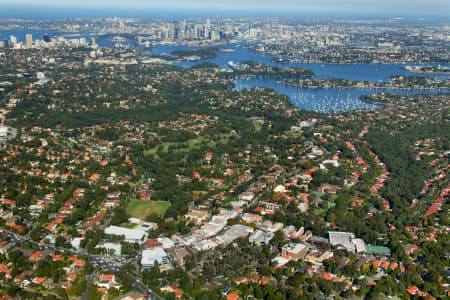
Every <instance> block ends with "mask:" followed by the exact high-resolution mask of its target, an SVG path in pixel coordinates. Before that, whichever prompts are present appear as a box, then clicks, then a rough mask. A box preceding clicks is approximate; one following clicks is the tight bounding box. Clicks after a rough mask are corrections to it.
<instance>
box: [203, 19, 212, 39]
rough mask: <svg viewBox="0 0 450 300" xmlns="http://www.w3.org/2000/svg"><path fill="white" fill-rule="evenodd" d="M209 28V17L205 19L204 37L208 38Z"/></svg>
mask: <svg viewBox="0 0 450 300" xmlns="http://www.w3.org/2000/svg"><path fill="white" fill-rule="evenodd" d="M210 29H211V20H210V19H206V24H205V36H204V37H205V39H208V38H209V30H210Z"/></svg>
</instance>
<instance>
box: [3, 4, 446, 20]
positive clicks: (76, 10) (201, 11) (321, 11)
mask: <svg viewBox="0 0 450 300" xmlns="http://www.w3.org/2000/svg"><path fill="white" fill-rule="evenodd" d="M0 6H1V7H2V10H1V11H0V18H3V19H5V18H34V19H41V18H44V17H46V16H47V15H48V18H51V19H54V18H56V17H62V18H71V17H73V18H75V17H77V18H80V17H88V18H92V17H106V16H113V15H114V14H117V13H120V15H119V16H124V17H133V16H135V17H155V16H159V17H174V18H177V17H187V16H192V17H205V16H215V15H219V16H243V17H245V16H247V17H252V16H255V17H261V16H273V17H275V16H302V17H304V16H307V15H311V16H314V17H319V16H324V17H333V16H336V17H339V16H344V17H352V16H353V17H370V16H373V17H395V16H399V17H414V18H418V17H424V18H427V17H434V16H437V17H441V18H442V17H443V18H446V19H448V18H449V14H448V11H450V1H442V0H430V1H427V2H426V3H424V2H423V1H407V0H395V1H388V0H380V1H357V0H341V1H334V0H316V1H314V2H313V4H312V3H311V1H304V0H300V1H287V0H280V1H278V2H276V3H275V4H274V3H273V1H268V0H259V1H255V0H242V1H237V0H229V1H227V2H226V3H214V2H211V1H206V0H192V1H189V2H188V3H187V2H186V1H180V0H171V1H165V2H164V3H161V2H158V1H154V0H150V1H142V0H128V1H127V2H126V3H124V2H123V1H117V0H109V1H106V0H96V1H95V0H91V1H87V0H78V1H74V0H67V1H65V2H64V3H61V2H58V1H52V0H35V1H30V0H14V1H13V0H0ZM405 8H407V10H406V9H405Z"/></svg>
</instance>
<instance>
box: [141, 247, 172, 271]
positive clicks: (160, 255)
mask: <svg viewBox="0 0 450 300" xmlns="http://www.w3.org/2000/svg"><path fill="white" fill-rule="evenodd" d="M168 260H169V258H168V256H167V253H166V251H164V249H163V248H160V247H159V248H154V249H151V250H144V251H142V259H141V265H142V268H143V269H150V268H152V267H153V266H154V265H155V262H156V261H157V262H158V263H159V264H165V263H167V262H168Z"/></svg>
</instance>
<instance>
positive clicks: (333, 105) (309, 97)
mask: <svg viewBox="0 0 450 300" xmlns="http://www.w3.org/2000/svg"><path fill="white" fill-rule="evenodd" d="M26 33H31V34H33V39H42V37H43V35H44V34H49V35H50V36H51V37H57V36H64V37H65V38H66V39H73V38H77V39H79V38H81V37H85V38H86V39H87V40H88V41H89V40H90V37H91V34H90V33H80V34H79V35H77V36H69V35H70V34H71V33H60V32H56V31H51V30H42V29H33V30H0V40H4V39H9V38H10V35H14V36H16V37H17V38H18V40H19V41H21V42H25V34H26ZM96 40H97V43H98V44H99V45H100V46H101V47H111V46H114V45H115V44H116V43H115V42H113V41H112V40H110V39H103V40H102V39H99V38H97V39H96ZM121 44H122V45H133V46H136V45H135V44H134V42H130V41H127V42H122V43H121ZM218 47H219V48H226V49H230V50H232V51H219V52H217V57H215V58H208V59H200V60H196V61H180V62H174V63H173V64H174V65H177V66H180V67H184V68H189V67H192V66H193V65H196V64H198V63H202V62H212V63H216V64H218V65H219V66H220V67H221V68H227V69H229V68H230V67H229V66H228V62H229V61H233V62H235V63H240V62H243V61H246V60H253V61H256V62H260V63H264V64H267V65H273V66H278V67H281V68H283V67H284V68H285V67H302V68H308V69H311V70H313V71H314V73H315V78H319V79H321V78H328V77H336V78H344V79H349V80H366V81H372V82H377V81H387V80H389V76H390V75H414V74H412V73H410V72H408V71H407V70H405V69H404V68H403V67H404V65H401V64H345V65H343V64H342V65H338V64H324V65H321V64H305V63H295V64H280V63H276V62H273V61H272V56H268V55H264V54H263V53H261V52H253V51H249V50H247V49H246V48H245V44H231V45H223V46H218ZM189 49H198V48H195V47H187V46H167V45H155V46H153V48H152V50H151V53H152V54H158V55H170V54H171V53H172V52H173V51H175V50H189ZM447 67H448V66H447ZM427 76H431V77H443V78H450V76H449V75H427ZM252 87H268V88H272V89H274V90H275V91H277V92H278V93H280V94H284V95H287V96H288V97H289V99H290V100H291V101H292V103H293V104H294V105H295V106H296V107H298V108H301V109H305V110H310V111H317V112H324V113H329V112H335V111H346V110H354V109H376V108H381V107H380V106H377V105H374V104H370V103H365V102H363V101H360V100H359V99H358V98H359V97H360V96H361V95H367V94H371V93H380V92H386V93H392V94H415V93H428V92H433V93H435V92H439V91H423V90H419V91H415V90H382V89H308V88H300V87H294V86H287V85H284V84H282V83H280V82H279V81H278V80H275V79H256V78H252V79H243V78H241V79H237V80H236V87H235V89H236V90H243V89H248V88H252ZM447 92H448V91H447Z"/></svg>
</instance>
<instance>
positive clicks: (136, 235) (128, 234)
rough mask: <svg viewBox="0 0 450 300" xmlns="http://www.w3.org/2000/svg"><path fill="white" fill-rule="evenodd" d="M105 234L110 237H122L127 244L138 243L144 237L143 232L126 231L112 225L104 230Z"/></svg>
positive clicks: (126, 229)
mask: <svg viewBox="0 0 450 300" xmlns="http://www.w3.org/2000/svg"><path fill="white" fill-rule="evenodd" d="M105 233H106V234H110V235H123V236H124V237H125V241H127V242H138V241H141V240H142V239H143V238H144V237H145V232H144V231H142V230H135V229H128V228H123V227H119V226H114V225H112V226H109V227H107V228H105Z"/></svg>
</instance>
